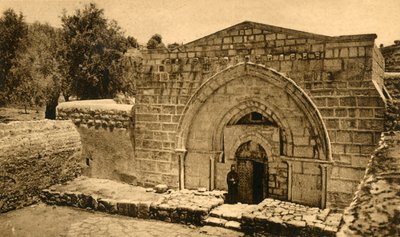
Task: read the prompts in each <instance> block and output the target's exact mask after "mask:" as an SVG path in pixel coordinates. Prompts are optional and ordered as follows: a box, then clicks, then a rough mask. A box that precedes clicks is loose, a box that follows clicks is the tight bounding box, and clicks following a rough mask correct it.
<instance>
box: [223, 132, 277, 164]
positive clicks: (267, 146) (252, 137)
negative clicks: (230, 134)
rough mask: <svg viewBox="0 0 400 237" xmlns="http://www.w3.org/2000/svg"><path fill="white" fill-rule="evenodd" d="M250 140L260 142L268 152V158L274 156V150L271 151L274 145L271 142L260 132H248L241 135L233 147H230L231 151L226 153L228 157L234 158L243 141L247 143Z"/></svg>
mask: <svg viewBox="0 0 400 237" xmlns="http://www.w3.org/2000/svg"><path fill="white" fill-rule="evenodd" d="M249 141H253V142H256V143H258V144H260V146H261V147H262V148H263V149H264V151H265V153H266V154H267V158H271V157H272V151H271V147H272V146H271V145H270V144H269V142H268V141H267V140H266V139H265V138H264V137H262V136H261V135H260V134H258V133H248V134H245V135H243V136H239V138H238V139H237V140H236V142H235V143H234V145H233V146H232V147H231V149H228V150H229V153H228V154H226V158H227V159H230V160H232V159H234V156H235V152H236V151H237V149H238V148H239V147H240V146H241V145H242V144H243V143H246V142H249Z"/></svg>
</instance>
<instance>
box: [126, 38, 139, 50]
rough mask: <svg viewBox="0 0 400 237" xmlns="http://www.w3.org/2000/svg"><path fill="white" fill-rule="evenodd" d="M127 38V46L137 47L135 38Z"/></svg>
mask: <svg viewBox="0 0 400 237" xmlns="http://www.w3.org/2000/svg"><path fill="white" fill-rule="evenodd" d="M126 39H127V40H128V46H129V47H132V48H139V43H138V42H137V39H135V38H134V37H132V36H128V37H127V38H126Z"/></svg>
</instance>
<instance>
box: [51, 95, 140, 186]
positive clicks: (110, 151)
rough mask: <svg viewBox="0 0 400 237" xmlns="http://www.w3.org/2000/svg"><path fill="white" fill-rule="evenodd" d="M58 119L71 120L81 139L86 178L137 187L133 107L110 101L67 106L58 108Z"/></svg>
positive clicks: (82, 160)
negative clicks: (133, 142) (124, 183)
mask: <svg viewBox="0 0 400 237" xmlns="http://www.w3.org/2000/svg"><path fill="white" fill-rule="evenodd" d="M57 119H58V120H67V119H68V120H72V121H73V122H74V123H75V125H76V127H77V129H78V132H79V134H80V135H81V138H82V145H83V153H82V159H81V164H82V168H83V170H82V173H83V174H84V175H86V176H90V177H94V178H107V179H112V180H117V181H122V182H126V183H131V184H136V182H137V178H138V177H137V172H136V168H137V166H136V163H135V160H134V147H133V144H132V139H133V131H131V128H132V127H133V126H134V122H133V121H134V105H132V104H117V103H116V102H115V101H114V100H109V99H107V100H84V101H72V102H65V103H61V104H59V105H58V106H57ZM111 157H112V159H110V158H111Z"/></svg>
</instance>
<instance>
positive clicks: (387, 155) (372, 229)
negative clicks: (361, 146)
mask: <svg viewBox="0 0 400 237" xmlns="http://www.w3.org/2000/svg"><path fill="white" fill-rule="evenodd" d="M399 144H400V133H399V132H389V133H385V134H384V135H383V136H382V138H381V141H380V143H379V147H378V148H377V149H376V151H375V153H374V155H373V156H372V157H371V160H370V162H369V164H368V168H367V171H366V173H365V176H364V179H363V180H362V182H361V184H360V185H359V188H358V190H357V192H356V193H355V197H354V198H353V202H352V203H351V204H350V206H349V207H348V208H346V210H345V212H344V216H343V221H344V224H343V226H342V227H341V229H340V231H339V233H338V236H368V235H371V236H398V235H399V234H400V225H399V220H400V211H399V207H400V196H399V192H400V175H399V170H400V152H399V151H400V145H399ZM332 222H335V220H332Z"/></svg>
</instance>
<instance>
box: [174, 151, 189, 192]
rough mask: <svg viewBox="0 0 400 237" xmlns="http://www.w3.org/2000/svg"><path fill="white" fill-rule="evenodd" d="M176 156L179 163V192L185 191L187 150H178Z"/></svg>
mask: <svg viewBox="0 0 400 237" xmlns="http://www.w3.org/2000/svg"><path fill="white" fill-rule="evenodd" d="M175 153H176V155H177V156H178V158H179V159H178V161H179V190H182V189H185V157H186V153H187V151H186V149H176V150H175Z"/></svg>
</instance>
